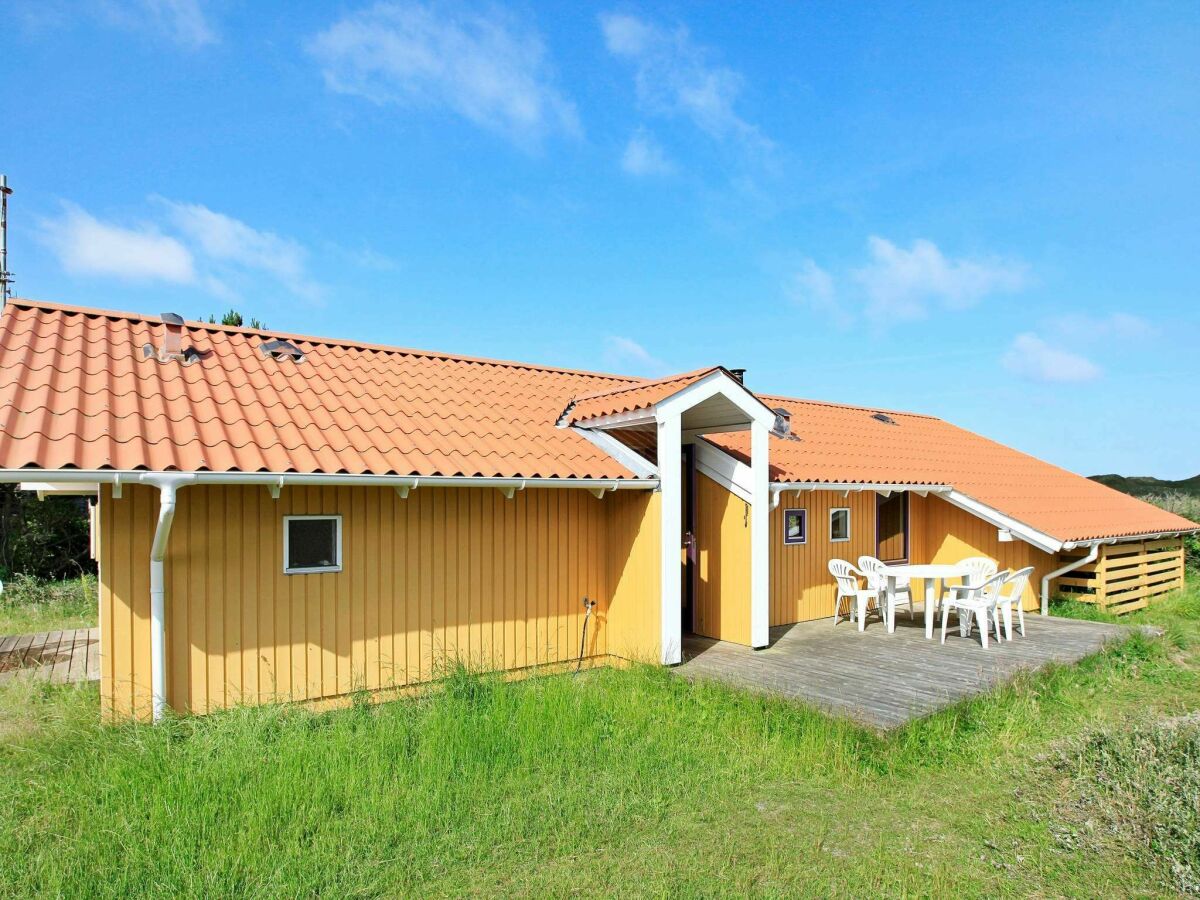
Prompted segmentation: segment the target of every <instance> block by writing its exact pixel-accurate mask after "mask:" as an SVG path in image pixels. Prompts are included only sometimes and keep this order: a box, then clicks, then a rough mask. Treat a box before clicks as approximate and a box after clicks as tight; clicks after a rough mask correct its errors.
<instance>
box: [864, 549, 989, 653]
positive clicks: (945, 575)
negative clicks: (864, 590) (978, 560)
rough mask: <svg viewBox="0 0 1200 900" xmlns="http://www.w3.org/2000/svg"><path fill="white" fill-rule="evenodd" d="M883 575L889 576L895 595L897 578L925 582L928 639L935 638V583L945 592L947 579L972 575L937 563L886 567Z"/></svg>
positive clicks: (926, 634)
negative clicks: (939, 583)
mask: <svg viewBox="0 0 1200 900" xmlns="http://www.w3.org/2000/svg"><path fill="white" fill-rule="evenodd" d="M883 573H884V574H885V575H886V576H887V589H888V593H889V594H894V593H895V591H896V579H897V578H909V579H918V580H921V581H924V582H925V594H924V597H925V637H927V638H931V637H933V608H934V607H935V606H937V602H936V599H935V597H936V595H935V594H934V593H933V583H934V582H935V581H940V582H942V589H943V590H944V589H945V587H946V580H947V579H949V578H967V577H969V576H970V574H971V572H970V570H969V569H967V568H965V567H964V566H957V565H952V564H951V565H943V564H936V563H926V564H917V565H899V566H884V567H883ZM891 626H892V628H893V629H894V628H895V627H896V624H895V622H892V623H891Z"/></svg>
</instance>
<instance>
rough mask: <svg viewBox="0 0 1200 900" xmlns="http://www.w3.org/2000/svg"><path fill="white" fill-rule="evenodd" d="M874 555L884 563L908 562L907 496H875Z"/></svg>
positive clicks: (905, 494)
mask: <svg viewBox="0 0 1200 900" xmlns="http://www.w3.org/2000/svg"><path fill="white" fill-rule="evenodd" d="M875 555H876V556H877V557H878V558H879V559H881V560H883V561H884V562H908V561H909V559H908V494H907V493H905V492H904V491H897V492H896V493H894V494H891V495H890V496H887V497H883V496H880V495H876V502H875Z"/></svg>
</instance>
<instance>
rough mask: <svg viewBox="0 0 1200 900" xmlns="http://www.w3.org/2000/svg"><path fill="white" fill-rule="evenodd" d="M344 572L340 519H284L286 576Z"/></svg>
mask: <svg viewBox="0 0 1200 900" xmlns="http://www.w3.org/2000/svg"><path fill="white" fill-rule="evenodd" d="M341 570H342V517H341V516H284V517H283V572H284V574H285V575H301V574H305V573H310V572H340V571H341Z"/></svg>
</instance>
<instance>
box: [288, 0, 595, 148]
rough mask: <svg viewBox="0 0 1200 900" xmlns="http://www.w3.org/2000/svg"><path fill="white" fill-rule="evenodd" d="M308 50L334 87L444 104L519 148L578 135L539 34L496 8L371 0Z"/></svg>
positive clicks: (378, 99)
mask: <svg viewBox="0 0 1200 900" xmlns="http://www.w3.org/2000/svg"><path fill="white" fill-rule="evenodd" d="M309 52H310V53H311V54H312V55H313V56H314V57H315V58H316V60H317V61H318V63H319V64H320V66H321V71H322V74H323V75H324V78H325V83H326V85H327V86H328V87H329V88H330V89H331V90H333V91H337V92H339V93H343V94H353V95H357V96H360V97H365V98H366V99H368V100H371V101H372V102H374V103H378V104H381V105H382V104H387V103H395V104H398V105H401V106H445V107H448V108H449V109H451V110H453V111H454V112H456V113H457V114H458V115H460V116H462V117H463V118H465V119H467V120H468V121H470V122H473V123H475V124H476V125H479V126H481V127H483V128H486V129H488V130H490V131H494V132H496V133H498V134H500V135H502V136H504V137H506V138H508V139H509V140H511V141H512V142H514V143H516V144H518V145H520V146H523V147H526V148H532V147H536V146H537V145H538V144H539V143H540V142H541V141H542V140H543V139H544V138H545V137H546V136H547V135H549V134H552V133H565V134H568V135H578V134H579V133H580V127H579V118H578V115H577V113H576V111H575V107H574V105H573V104H572V103H571V102H570V101H569V100H567V99H566V98H565V97H564V96H563V95H562V94H561V93H560V92H559V90H558V89H557V87H555V85H554V82H553V78H552V73H551V71H550V66H549V64H548V63H547V61H546V51H545V47H544V45H543V43H542V39H541V37H540V35H539V34H538V33H537V32H536V31H535V30H533V29H531V28H528V27H525V26H522V25H521V24H520V23H519V22H517V21H516V20H515V19H514V18H513V17H512V16H510V15H508V14H506V13H504V12H503V11H501V10H499V9H491V10H489V11H486V12H484V11H478V10H470V9H468V8H463V9H461V10H459V11H456V12H450V11H447V10H446V9H445V8H438V9H437V10H436V11H435V10H434V8H432V7H429V6H423V5H421V4H419V3H411V2H398V3H378V4H376V5H374V6H371V7H369V8H367V9H365V10H362V11H360V12H357V13H352V14H350V15H347V16H345V17H343V18H342V19H340V20H338V21H337V22H335V23H334V24H333V25H331V26H330V27H329V28H328V29H326V30H325V31H323V32H321V33H320V34H318V35H317V36H316V37H315V38H313V40H312V41H311V42H310V43H309Z"/></svg>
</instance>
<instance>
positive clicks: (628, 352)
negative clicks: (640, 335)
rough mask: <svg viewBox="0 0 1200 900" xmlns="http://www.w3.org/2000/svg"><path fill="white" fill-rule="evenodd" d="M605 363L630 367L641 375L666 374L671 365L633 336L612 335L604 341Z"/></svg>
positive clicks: (615, 366) (612, 365)
mask: <svg viewBox="0 0 1200 900" xmlns="http://www.w3.org/2000/svg"><path fill="white" fill-rule="evenodd" d="M604 360H605V365H608V366H611V367H613V368H616V369H624V368H628V369H630V370H633V371H635V372H636V374H639V375H652V376H653V375H665V374H667V373H669V372H670V371H671V367H670V366H669V365H667V364H666V363H665V362H663V361H662V360H661V359H659V358H658V357H657V356H654V355H653V354H652V353H650V351H649V350H647V349H646V348H645V347H643V346H642V345H641V344H639V343H638V342H637V341H635V340H633V339H632V338H627V337H615V336H614V337H610V338H607V339H606V340H605V341H604Z"/></svg>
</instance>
